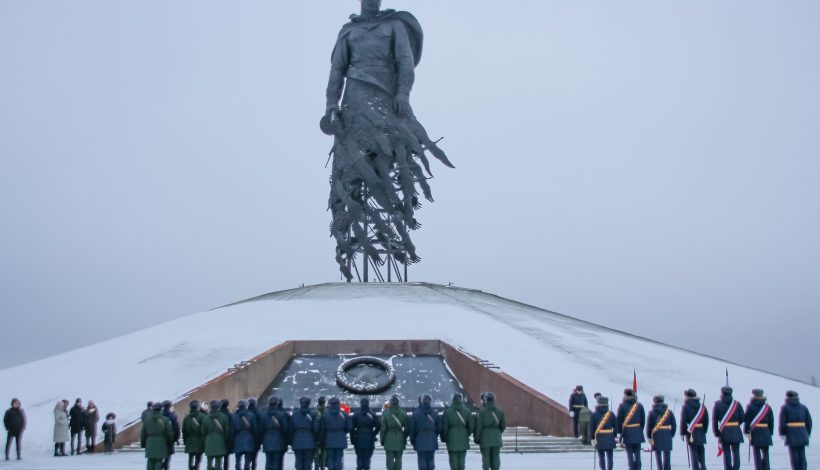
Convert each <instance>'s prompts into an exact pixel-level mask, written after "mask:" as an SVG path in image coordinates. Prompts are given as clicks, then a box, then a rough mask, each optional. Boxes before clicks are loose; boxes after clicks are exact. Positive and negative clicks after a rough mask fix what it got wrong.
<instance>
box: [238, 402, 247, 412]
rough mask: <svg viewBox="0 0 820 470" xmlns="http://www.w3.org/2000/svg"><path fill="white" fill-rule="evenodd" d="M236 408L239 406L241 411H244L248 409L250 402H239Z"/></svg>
mask: <svg viewBox="0 0 820 470" xmlns="http://www.w3.org/2000/svg"><path fill="white" fill-rule="evenodd" d="M236 406H237V407H238V408H239V409H240V410H244V409H246V408H247V407H248V402H246V401H245V400H239V403H237V404H236Z"/></svg>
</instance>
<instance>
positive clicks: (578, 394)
mask: <svg viewBox="0 0 820 470" xmlns="http://www.w3.org/2000/svg"><path fill="white" fill-rule="evenodd" d="M588 407H589V402H588V401H587V396H586V394H584V387H583V386H582V385H579V386H577V387H575V390H573V391H572V394H571V395H570V396H569V414H570V416H572V431H573V432H574V433H575V437H576V438H578V437H581V432H580V429H579V426H578V418H579V417H580V413H581V409H583V408H588Z"/></svg>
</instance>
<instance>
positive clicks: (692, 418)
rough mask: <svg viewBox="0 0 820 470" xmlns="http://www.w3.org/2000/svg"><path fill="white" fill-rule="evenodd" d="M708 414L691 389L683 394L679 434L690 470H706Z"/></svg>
mask: <svg viewBox="0 0 820 470" xmlns="http://www.w3.org/2000/svg"><path fill="white" fill-rule="evenodd" d="M708 432H709V412H708V411H707V410H706V405H704V404H703V403H701V401H700V398H698V394H697V393H696V392H695V391H694V390H692V389H691V388H690V389H689V390H687V391H686V392H684V398H683V409H682V410H681V417H680V434H681V437H683V440H684V441H685V442H686V445H687V446H688V449H689V454H690V458H691V462H690V463H691V467H692V470H706V436H707V435H708Z"/></svg>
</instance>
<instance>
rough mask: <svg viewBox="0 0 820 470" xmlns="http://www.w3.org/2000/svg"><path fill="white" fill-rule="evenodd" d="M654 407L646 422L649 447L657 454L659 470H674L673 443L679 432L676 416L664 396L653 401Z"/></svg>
mask: <svg viewBox="0 0 820 470" xmlns="http://www.w3.org/2000/svg"><path fill="white" fill-rule="evenodd" d="M652 401H653V403H654V405H653V407H652V411H650V412H649V418H647V422H646V437H648V438H649V446H650V448H651V449H652V451H653V452H655V460H656V461H657V462H658V469H659V470H671V469H672V460H671V459H672V441H673V440H674V437H675V432H676V431H677V430H678V423H677V421H676V420H675V414H674V413H672V411H671V410H670V409H669V406H667V404H666V403H664V399H663V397H662V396H657V397H655V398H654V400H652Z"/></svg>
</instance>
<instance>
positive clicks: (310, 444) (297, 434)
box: [290, 397, 319, 470]
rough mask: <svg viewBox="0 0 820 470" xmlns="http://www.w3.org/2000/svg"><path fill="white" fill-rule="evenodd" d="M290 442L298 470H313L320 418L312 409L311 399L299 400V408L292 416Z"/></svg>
mask: <svg viewBox="0 0 820 470" xmlns="http://www.w3.org/2000/svg"><path fill="white" fill-rule="evenodd" d="M290 423H291V427H290V442H291V448H292V449H293V453H294V454H296V470H311V467H312V466H313V457H314V454H315V453H316V441H317V437H318V435H319V417H318V416H316V413H315V412H314V411H313V410H311V409H310V398H307V397H303V398H302V399H300V400H299V408H298V409H296V410H293V415H292V416H291V420H290Z"/></svg>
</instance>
